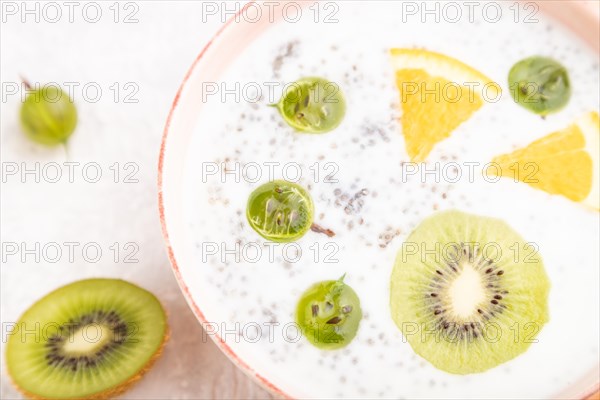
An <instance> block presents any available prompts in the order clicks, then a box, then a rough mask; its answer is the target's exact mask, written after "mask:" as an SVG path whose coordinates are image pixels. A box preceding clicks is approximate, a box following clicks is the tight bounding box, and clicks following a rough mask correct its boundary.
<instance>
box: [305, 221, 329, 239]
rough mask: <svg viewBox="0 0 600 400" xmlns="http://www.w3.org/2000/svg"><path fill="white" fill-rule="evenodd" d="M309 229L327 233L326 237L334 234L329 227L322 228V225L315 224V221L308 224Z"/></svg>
mask: <svg viewBox="0 0 600 400" xmlns="http://www.w3.org/2000/svg"><path fill="white" fill-rule="evenodd" d="M310 230H311V231H313V232H317V233H324V234H325V235H327V237H334V236H335V232H334V231H332V230H331V229H327V228H323V227H322V226H320V225H318V224H315V223H313V224H312V225H311V226H310Z"/></svg>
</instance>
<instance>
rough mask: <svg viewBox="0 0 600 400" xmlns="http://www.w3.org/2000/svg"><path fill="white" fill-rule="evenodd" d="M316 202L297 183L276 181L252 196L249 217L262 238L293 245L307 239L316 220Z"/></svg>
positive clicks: (252, 225)
mask: <svg viewBox="0 0 600 400" xmlns="http://www.w3.org/2000/svg"><path fill="white" fill-rule="evenodd" d="M313 208H314V207H313V202H312V199H311V197H310V195H309V194H308V192H307V191H306V190H305V189H304V188H303V187H301V186H300V185H297V184H295V183H291V182H287V181H282V180H277V181H272V182H269V183H266V184H264V185H261V186H260V187H259V188H258V189H256V190H255V191H254V192H252V193H251V194H250V197H249V198H248V205H247V207H246V217H247V219H248V223H249V224H250V226H251V227H252V228H253V229H254V230H255V231H256V232H257V233H258V234H259V235H261V236H262V237H264V238H265V239H268V240H272V241H274V242H291V241H294V240H297V239H299V238H301V237H302V236H304V234H305V233H306V232H307V231H308V230H309V229H310V227H311V225H312V220H313V212H314V210H313Z"/></svg>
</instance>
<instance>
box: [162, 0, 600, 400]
mask: <svg viewBox="0 0 600 400" xmlns="http://www.w3.org/2000/svg"><path fill="white" fill-rule="evenodd" d="M286 1H288V0H286ZM252 3H254V2H253V1H251V2H249V3H247V4H246V5H245V6H244V7H243V8H242V9H241V10H240V11H239V13H238V15H237V16H235V17H232V18H231V19H230V20H229V21H227V22H226V23H225V25H224V26H223V27H222V28H221V29H220V30H219V31H218V32H217V33H216V35H215V36H214V37H213V38H212V39H211V40H210V41H209V42H208V43H207V45H206V46H205V47H204V49H202V51H201V52H200V54H199V55H198V57H197V58H196V59H195V61H194V62H193V64H192V66H191V68H190V69H189V71H188V72H187V74H186V75H185V77H184V79H183V82H182V84H181V86H180V88H179V90H178V92H177V94H176V96H175V99H174V101H173V104H172V106H171V110H170V113H169V116H168V118H167V122H166V125H165V128H164V133H163V138H162V144H161V148H160V155H159V163H158V205H159V214H160V222H161V226H162V232H163V237H164V240H165V244H166V248H167V253H168V256H169V260H170V262H171V266H172V268H173V272H174V274H175V277H176V279H177V282H178V284H179V286H180V288H181V290H182V292H183V294H184V296H185V298H186V300H187V302H188V304H189V306H190V307H191V309H192V311H193V312H194V314H195V316H196V318H197V319H198V321H199V322H200V323H206V322H207V320H206V318H205V316H204V314H203V312H202V309H201V307H200V301H201V296H202V294H201V293H193V291H192V290H191V289H190V286H188V283H187V282H185V280H184V278H183V276H182V273H181V270H180V266H181V265H182V264H181V263H182V259H183V258H184V257H183V256H182V253H183V231H184V229H183V223H184V221H183V216H182V211H181V207H179V205H180V204H181V201H182V196H183V190H182V186H183V170H184V166H185V160H184V157H181V154H184V153H185V149H186V147H187V143H188V142H189V141H190V139H191V136H192V133H193V131H194V127H195V125H196V120H197V116H198V113H199V112H200V110H201V109H202V98H203V96H204V93H203V87H204V86H203V83H204V82H212V81H215V80H217V79H218V78H219V76H220V72H221V71H222V70H223V69H224V68H225V66H227V65H228V64H230V63H231V62H233V61H234V59H235V57H236V55H237V54H238V53H240V52H241V50H242V49H244V48H245V47H246V46H247V45H248V44H249V43H251V42H252V41H253V40H254V39H255V38H256V37H257V36H259V35H260V34H261V33H263V32H264V31H266V30H267V29H268V28H269V26H271V25H272V24H273V23H276V22H277V15H275V21H269V16H268V13H263V16H262V17H260V18H259V19H258V20H257V21H252V22H248V21H246V20H245V19H244V18H239V15H240V14H241V13H243V12H244V11H245V10H246V9H247V8H248V7H249V5H251V4H252ZM312 3H313V2H302V6H303V7H309V6H310V5H311V4H312ZM536 3H537V4H538V5H539V8H540V10H541V11H543V12H545V13H547V14H548V15H550V16H552V17H553V18H555V19H557V20H559V21H560V22H561V23H562V24H563V25H565V26H566V27H567V28H569V29H570V30H571V31H572V32H574V33H575V34H576V35H578V36H579V37H581V38H582V39H583V40H584V41H585V42H587V44H588V45H589V46H591V48H592V49H593V50H594V51H595V52H596V53H600V35H599V32H600V16H599V13H598V9H597V7H595V5H597V3H595V2H594V1H578V0H576V1H538V2H536ZM276 14H277V13H276ZM279 18H281V16H279ZM210 336H211V337H212V338H213V340H214V341H215V343H216V344H217V346H218V347H219V348H220V349H221V350H222V351H223V352H224V353H225V354H226V355H227V356H228V357H229V358H230V359H231V360H232V361H233V362H234V363H235V364H236V365H237V366H238V367H240V368H241V369H242V370H243V371H244V372H245V373H246V374H247V375H249V376H250V377H252V378H253V379H255V380H256V381H257V382H258V383H260V384H261V385H263V386H264V387H265V388H267V389H269V390H270V391H271V392H273V393H274V394H276V395H278V396H282V397H285V398H292V396H290V395H289V394H287V393H285V392H284V391H283V390H282V389H280V388H279V387H278V386H277V384H275V383H274V382H271V381H270V380H269V377H268V376H262V375H260V374H259V373H258V372H257V371H255V370H254V369H253V367H252V360H243V359H241V358H240V357H239V356H238V355H237V354H236V353H235V352H234V351H233V350H232V349H231V348H230V347H229V346H228V345H227V344H226V343H225V341H224V340H223V339H222V338H221V337H220V336H219V335H216V334H215V335H210ZM599 369H600V366H597V367H596V368H595V369H594V370H592V371H589V373H588V374H587V375H586V376H582V377H581V379H580V381H579V382H574V383H573V385H571V386H570V387H568V388H565V389H564V391H563V392H562V393H557V394H556V397H557V398H579V399H598V398H599V397H598V396H599V392H598V387H599V382H598V370H599Z"/></svg>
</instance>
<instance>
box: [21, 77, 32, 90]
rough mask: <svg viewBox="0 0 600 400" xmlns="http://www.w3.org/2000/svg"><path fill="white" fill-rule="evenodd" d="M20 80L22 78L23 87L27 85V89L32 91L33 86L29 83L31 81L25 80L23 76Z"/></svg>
mask: <svg viewBox="0 0 600 400" xmlns="http://www.w3.org/2000/svg"><path fill="white" fill-rule="evenodd" d="M19 78H21V82H23V85H25V88H26V89H27V90H31V84H30V83H29V81H28V80H27V79H25V78H23V77H22V76H21V75H19Z"/></svg>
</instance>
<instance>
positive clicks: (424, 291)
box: [390, 211, 550, 374]
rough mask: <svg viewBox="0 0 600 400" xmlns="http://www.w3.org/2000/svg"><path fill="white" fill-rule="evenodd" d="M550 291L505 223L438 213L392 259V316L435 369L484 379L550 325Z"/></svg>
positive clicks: (536, 261) (529, 251)
mask: <svg viewBox="0 0 600 400" xmlns="http://www.w3.org/2000/svg"><path fill="white" fill-rule="evenodd" d="M517 248H518V251H515V249H517ZM549 290H550V282H549V280H548V276H547V275H546V272H545V271H544V266H543V263H542V260H541V256H540V255H539V254H538V253H537V252H536V250H535V248H531V247H528V246H527V244H526V242H525V240H524V239H523V238H522V237H521V236H520V235H519V234H518V233H517V232H515V231H514V230H513V229H512V228H511V227H510V226H508V225H507V224H506V223H505V222H503V221H502V220H499V219H495V218H489V217H481V216H477V215H472V214H467V213H463V212H459V211H446V212H439V213H436V214H434V215H433V216H431V217H429V218H427V219H425V220H424V221H423V222H422V223H421V224H420V225H419V226H418V227H417V228H416V229H415V230H414V231H413V232H412V233H411V234H410V236H409V237H408V238H407V240H406V242H405V243H404V244H403V245H402V248H401V250H400V251H399V253H398V256H397V258H396V263H395V265H394V269H393V272H392V276H391V295H390V306H391V315H392V319H393V320H394V322H395V323H396V325H397V326H398V328H400V330H401V331H402V332H403V333H404V335H405V337H406V339H407V341H408V342H409V343H410V345H411V346H412V348H413V350H414V351H415V352H416V353H417V354H419V355H420V356H422V357H423V358H425V359H426V360H428V361H429V362H430V363H432V364H433V365H434V366H435V367H437V368H439V369H441V370H443V371H447V372H451V373H454V374H469V373H475V372H483V371H486V370H488V369H490V368H493V367H496V366H498V365H500V364H501V363H504V362H506V361H508V360H511V359H513V358H514V357H516V356H518V355H519V354H522V353H523V352H525V351H526V350H527V348H529V346H530V345H531V344H532V343H534V342H535V341H536V339H535V338H536V335H537V333H538V332H539V331H540V330H541V329H542V327H543V325H544V324H545V323H546V322H547V321H548V293H549Z"/></svg>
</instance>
